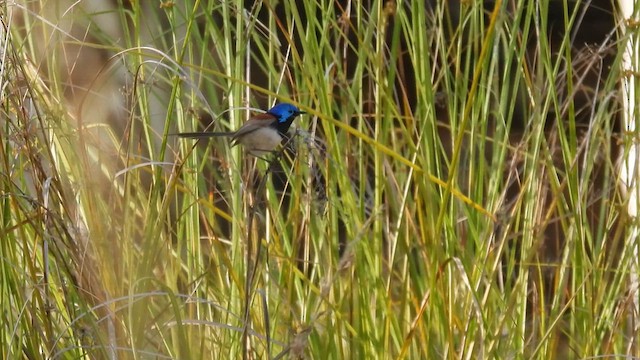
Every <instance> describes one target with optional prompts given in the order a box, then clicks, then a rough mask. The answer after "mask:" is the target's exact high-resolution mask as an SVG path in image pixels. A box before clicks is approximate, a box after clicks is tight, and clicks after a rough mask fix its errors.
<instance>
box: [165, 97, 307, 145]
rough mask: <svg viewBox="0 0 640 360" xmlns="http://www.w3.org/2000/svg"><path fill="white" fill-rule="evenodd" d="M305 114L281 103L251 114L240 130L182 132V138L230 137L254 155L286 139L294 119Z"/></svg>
mask: <svg viewBox="0 0 640 360" xmlns="http://www.w3.org/2000/svg"><path fill="white" fill-rule="evenodd" d="M302 114H305V112H304V111H301V110H300V109H298V108H297V107H296V106H295V105H292V104H289V103H280V104H277V105H275V106H274V107H272V108H271V109H269V110H267V111H266V112H265V113H261V114H255V115H253V116H251V118H250V119H249V120H247V121H246V122H245V123H244V124H243V125H242V126H241V127H240V128H239V129H238V130H236V131H229V132H182V133H178V134H177V135H178V136H179V137H182V138H190V139H205V138H211V137H230V138H231V146H235V145H238V144H242V146H244V148H245V150H246V151H247V152H248V153H249V154H251V155H254V156H258V157H259V156H263V155H265V154H268V153H271V152H272V151H273V150H275V149H276V148H277V147H278V145H280V144H281V143H282V141H283V140H284V139H287V138H288V137H287V132H288V131H289V127H290V126H291V123H292V122H293V120H295V118H296V117H298V116H299V115H302Z"/></svg>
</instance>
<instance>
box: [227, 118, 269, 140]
mask: <svg viewBox="0 0 640 360" xmlns="http://www.w3.org/2000/svg"><path fill="white" fill-rule="evenodd" d="M274 120H276V118H275V116H273V115H271V114H257V115H254V116H252V117H251V119H249V120H247V122H245V123H244V124H243V125H242V127H240V129H238V130H237V131H236V132H235V133H234V134H233V139H234V140H237V139H238V138H241V137H243V136H244V135H247V134H248V133H250V132H254V131H256V130H258V129H260V128H264V127H268V126H269V125H271V123H272V122H273V121H274Z"/></svg>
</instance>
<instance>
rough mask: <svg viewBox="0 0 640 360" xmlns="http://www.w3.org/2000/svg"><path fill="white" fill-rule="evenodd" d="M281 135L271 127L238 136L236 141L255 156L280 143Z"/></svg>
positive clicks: (263, 153)
mask: <svg viewBox="0 0 640 360" xmlns="http://www.w3.org/2000/svg"><path fill="white" fill-rule="evenodd" d="M281 141H282V136H281V135H280V133H278V131H277V130H276V129H274V128H272V127H263V128H260V129H256V130H254V131H251V132H250V133H247V134H245V135H243V136H241V137H239V138H238V142H239V143H240V144H242V146H244V148H245V149H246V150H247V151H248V152H249V153H251V154H252V155H255V156H261V155H265V154H267V153H269V152H271V151H273V150H274V149H275V148H277V147H278V145H280V142H281Z"/></svg>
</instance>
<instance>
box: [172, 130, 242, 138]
mask: <svg viewBox="0 0 640 360" xmlns="http://www.w3.org/2000/svg"><path fill="white" fill-rule="evenodd" d="M233 134H234V133H233V132H184V133H178V134H176V135H178V136H179V137H182V138H189V139H206V138H210V137H218V136H233Z"/></svg>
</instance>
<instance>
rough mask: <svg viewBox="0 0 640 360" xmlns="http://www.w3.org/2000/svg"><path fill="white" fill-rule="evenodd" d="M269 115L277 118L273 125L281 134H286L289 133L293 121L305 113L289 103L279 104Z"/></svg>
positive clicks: (270, 110)
mask: <svg viewBox="0 0 640 360" xmlns="http://www.w3.org/2000/svg"><path fill="white" fill-rule="evenodd" d="M267 113H268V114H271V115H273V116H275V117H276V119H277V120H276V121H274V123H273V124H272V126H274V127H275V128H276V129H277V130H278V131H279V132H280V133H282V134H286V133H287V131H289V126H291V123H292V122H293V120H294V119H295V118H296V117H297V116H298V115H300V114H304V111H300V109H298V108H297V107H295V106H294V105H291V104H288V103H282V104H278V105H276V106H274V107H272V108H271V109H269V111H267Z"/></svg>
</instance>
